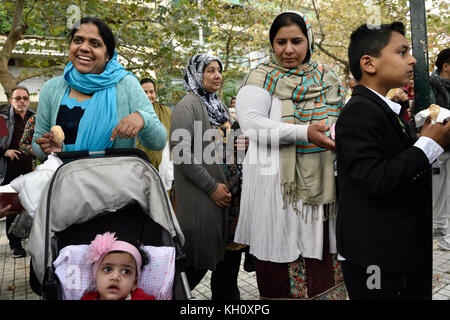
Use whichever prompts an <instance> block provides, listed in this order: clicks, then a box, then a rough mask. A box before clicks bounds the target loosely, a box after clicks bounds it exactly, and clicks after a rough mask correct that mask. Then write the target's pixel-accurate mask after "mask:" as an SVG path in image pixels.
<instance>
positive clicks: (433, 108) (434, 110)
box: [428, 104, 441, 121]
mask: <svg viewBox="0 0 450 320" xmlns="http://www.w3.org/2000/svg"><path fill="white" fill-rule="evenodd" d="M428 110H430V118H431V120H434V121H436V120H437V117H438V115H439V112H440V111H441V107H440V106H438V105H437V104H432V105H430V106H429V107H428Z"/></svg>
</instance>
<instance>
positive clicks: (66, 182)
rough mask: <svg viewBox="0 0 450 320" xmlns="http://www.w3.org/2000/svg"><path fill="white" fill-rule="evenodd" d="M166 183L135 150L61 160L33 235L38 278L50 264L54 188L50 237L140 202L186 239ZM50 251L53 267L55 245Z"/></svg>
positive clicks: (31, 250)
mask: <svg viewBox="0 0 450 320" xmlns="http://www.w3.org/2000/svg"><path fill="white" fill-rule="evenodd" d="M164 189H165V188H164V186H163V185H162V183H161V179H160V177H159V175H158V172H157V171H156V170H155V169H154V168H153V167H152V166H151V165H150V164H148V163H147V162H146V161H144V160H142V159H140V158H138V157H136V156H116V157H99V158H87V159H79V160H76V161H72V162H69V163H67V164H64V165H62V166H61V167H60V168H59V170H58V171H57V172H56V173H55V176H54V181H53V184H52V183H48V184H47V185H46V187H45V190H44V192H43V196H42V199H41V202H40V205H39V208H38V210H37V211H36V215H35V217H34V219H33V227H32V229H31V233H30V237H29V249H28V252H29V253H30V255H31V258H32V261H33V270H34V273H35V275H36V277H37V279H38V281H39V282H40V283H41V284H42V283H43V278H44V274H45V268H46V266H45V265H44V264H45V259H44V255H45V236H44V235H45V225H46V214H47V199H48V197H49V196H50V193H51V204H50V208H49V219H50V220H49V224H50V234H49V235H48V236H49V238H48V241H49V243H50V239H51V237H52V236H53V235H54V233H55V232H59V231H62V230H65V229H67V228H68V227H70V226H71V225H73V224H76V223H83V222H85V221H89V220H91V219H92V218H94V217H95V216H96V215H98V214H101V213H104V212H115V211H117V210H118V209H120V208H122V207H124V206H125V205H127V204H130V203H137V204H138V205H140V207H141V208H142V210H143V212H144V213H145V214H147V215H149V216H150V218H151V219H152V220H153V221H154V222H156V223H158V224H159V225H160V226H162V227H163V228H164V229H165V230H166V231H168V232H169V234H170V236H171V237H175V236H176V235H178V236H179V239H180V242H181V245H183V244H184V236H183V234H182V232H181V229H180V226H179V224H178V220H177V219H176V217H175V214H174V211H173V208H172V206H171V204H170V201H169V198H168V194H167V192H166V190H164ZM48 255H49V256H48V265H47V266H48V267H50V266H51V263H52V253H51V250H49V252H48Z"/></svg>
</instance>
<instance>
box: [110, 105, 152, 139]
mask: <svg viewBox="0 0 450 320" xmlns="http://www.w3.org/2000/svg"><path fill="white" fill-rule="evenodd" d="M143 127H144V119H142V117H141V115H140V114H139V112H133V113H132V114H129V115H127V116H126V117H124V118H123V119H122V120H120V122H119V123H118V124H117V126H116V127H115V128H114V129H113V131H112V134H111V141H113V140H114V139H116V137H117V136H118V137H119V138H121V139H124V138H134V137H136V135H137V134H138V132H139V131H140V130H141V129H142V128H143Z"/></svg>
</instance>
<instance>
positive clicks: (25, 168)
mask: <svg viewBox="0 0 450 320" xmlns="http://www.w3.org/2000/svg"><path fill="white" fill-rule="evenodd" d="M9 102H10V104H11V110H12V111H10V117H9V118H8V119H7V120H6V123H7V126H8V130H9V132H10V134H9V136H8V137H7V140H9V143H7V144H5V145H2V148H1V152H0V153H1V155H2V158H3V160H2V161H4V163H5V164H6V171H5V176H4V179H3V182H2V184H3V185H6V184H9V183H10V182H11V181H12V180H14V179H15V178H17V177H18V176H20V175H21V174H26V173H28V172H31V171H32V170H33V168H32V156H31V155H27V154H24V153H23V152H21V151H19V143H20V140H21V139H22V135H23V130H24V128H25V124H26V123H27V121H28V119H29V118H30V117H31V116H32V115H33V114H34V112H33V111H31V110H29V109H28V107H29V106H30V93H29V91H28V89H27V88H25V87H16V88H14V89H13V90H12V93H11V99H9ZM15 217H16V216H15V215H8V216H7V217H6V231H7V232H6V235H7V237H8V240H9V246H10V248H11V251H12V255H13V256H14V257H15V258H20V257H25V256H26V251H25V249H24V248H23V247H22V241H21V239H20V238H19V237H16V236H15V235H13V234H12V233H9V232H8V231H9V228H10V226H11V224H12V223H13V222H14V219H15Z"/></svg>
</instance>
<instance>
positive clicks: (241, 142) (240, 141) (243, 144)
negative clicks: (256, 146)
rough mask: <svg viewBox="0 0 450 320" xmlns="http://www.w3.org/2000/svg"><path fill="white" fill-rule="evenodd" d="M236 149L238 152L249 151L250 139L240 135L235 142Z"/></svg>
mask: <svg viewBox="0 0 450 320" xmlns="http://www.w3.org/2000/svg"><path fill="white" fill-rule="evenodd" d="M234 147H235V148H236V149H237V150H247V149H248V138H247V137H246V136H244V135H243V134H241V135H239V136H238V137H237V139H236V140H235V141H234Z"/></svg>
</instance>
